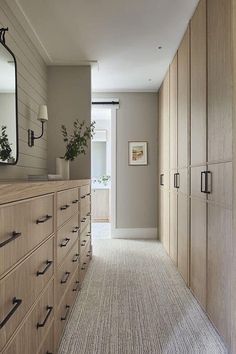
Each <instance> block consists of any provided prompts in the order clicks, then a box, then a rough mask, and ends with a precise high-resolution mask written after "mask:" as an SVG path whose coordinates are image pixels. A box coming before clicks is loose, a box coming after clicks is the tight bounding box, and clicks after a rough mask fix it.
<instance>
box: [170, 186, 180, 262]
mask: <svg viewBox="0 0 236 354" xmlns="http://www.w3.org/2000/svg"><path fill="white" fill-rule="evenodd" d="M170 257H171V259H172V261H173V262H174V264H175V265H176V266H177V262H178V193H177V192H170Z"/></svg>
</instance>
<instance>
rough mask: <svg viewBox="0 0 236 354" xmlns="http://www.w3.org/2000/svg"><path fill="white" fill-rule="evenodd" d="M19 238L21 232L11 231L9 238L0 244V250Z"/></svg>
mask: <svg viewBox="0 0 236 354" xmlns="http://www.w3.org/2000/svg"><path fill="white" fill-rule="evenodd" d="M20 236H21V232H16V231H13V232H12V234H11V237H10V238H8V239H7V240H5V241H3V242H2V243H0V248H1V247H3V246H5V245H7V244H8V243H9V242H11V241H14V240H16V239H17V238H18V237H20Z"/></svg>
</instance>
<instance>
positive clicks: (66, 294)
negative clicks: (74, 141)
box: [0, 180, 92, 354]
mask: <svg viewBox="0 0 236 354" xmlns="http://www.w3.org/2000/svg"><path fill="white" fill-rule="evenodd" d="M90 209H91V190H90V181H89V180H80V181H53V182H20V183H17V182H16V183H3V182H2V183H0V353H4V354H32V353H38V354H50V353H51V354H56V353H57V351H58V347H59V344H60V339H61V337H62V334H63V330H64V328H65V324H66V322H67V319H68V317H69V314H70V311H71V309H72V308H73V304H74V301H75V299H76V296H77V294H78V292H79V290H80V289H81V285H82V281H83V279H84V277H85V274H86V270H87V268H88V265H89V262H90V260H91V257H92V246H91V222H90V220H91V218H90V217H91V211H90Z"/></svg>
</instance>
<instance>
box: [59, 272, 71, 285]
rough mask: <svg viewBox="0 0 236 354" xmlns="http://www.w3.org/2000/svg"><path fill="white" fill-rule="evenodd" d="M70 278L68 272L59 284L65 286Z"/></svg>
mask: <svg viewBox="0 0 236 354" xmlns="http://www.w3.org/2000/svg"><path fill="white" fill-rule="evenodd" d="M69 276H70V272H65V274H64V276H63V278H62V280H61V284H65V283H66V282H67V280H68V279H69Z"/></svg>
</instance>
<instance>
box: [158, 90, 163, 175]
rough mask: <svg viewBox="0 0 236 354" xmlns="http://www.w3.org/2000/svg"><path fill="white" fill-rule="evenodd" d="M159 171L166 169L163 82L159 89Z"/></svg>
mask: <svg viewBox="0 0 236 354" xmlns="http://www.w3.org/2000/svg"><path fill="white" fill-rule="evenodd" d="M158 106H159V171H160V173H162V172H163V171H164V112H163V107H164V102H163V84H162V85H161V87H160V90H159V100H158Z"/></svg>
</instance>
